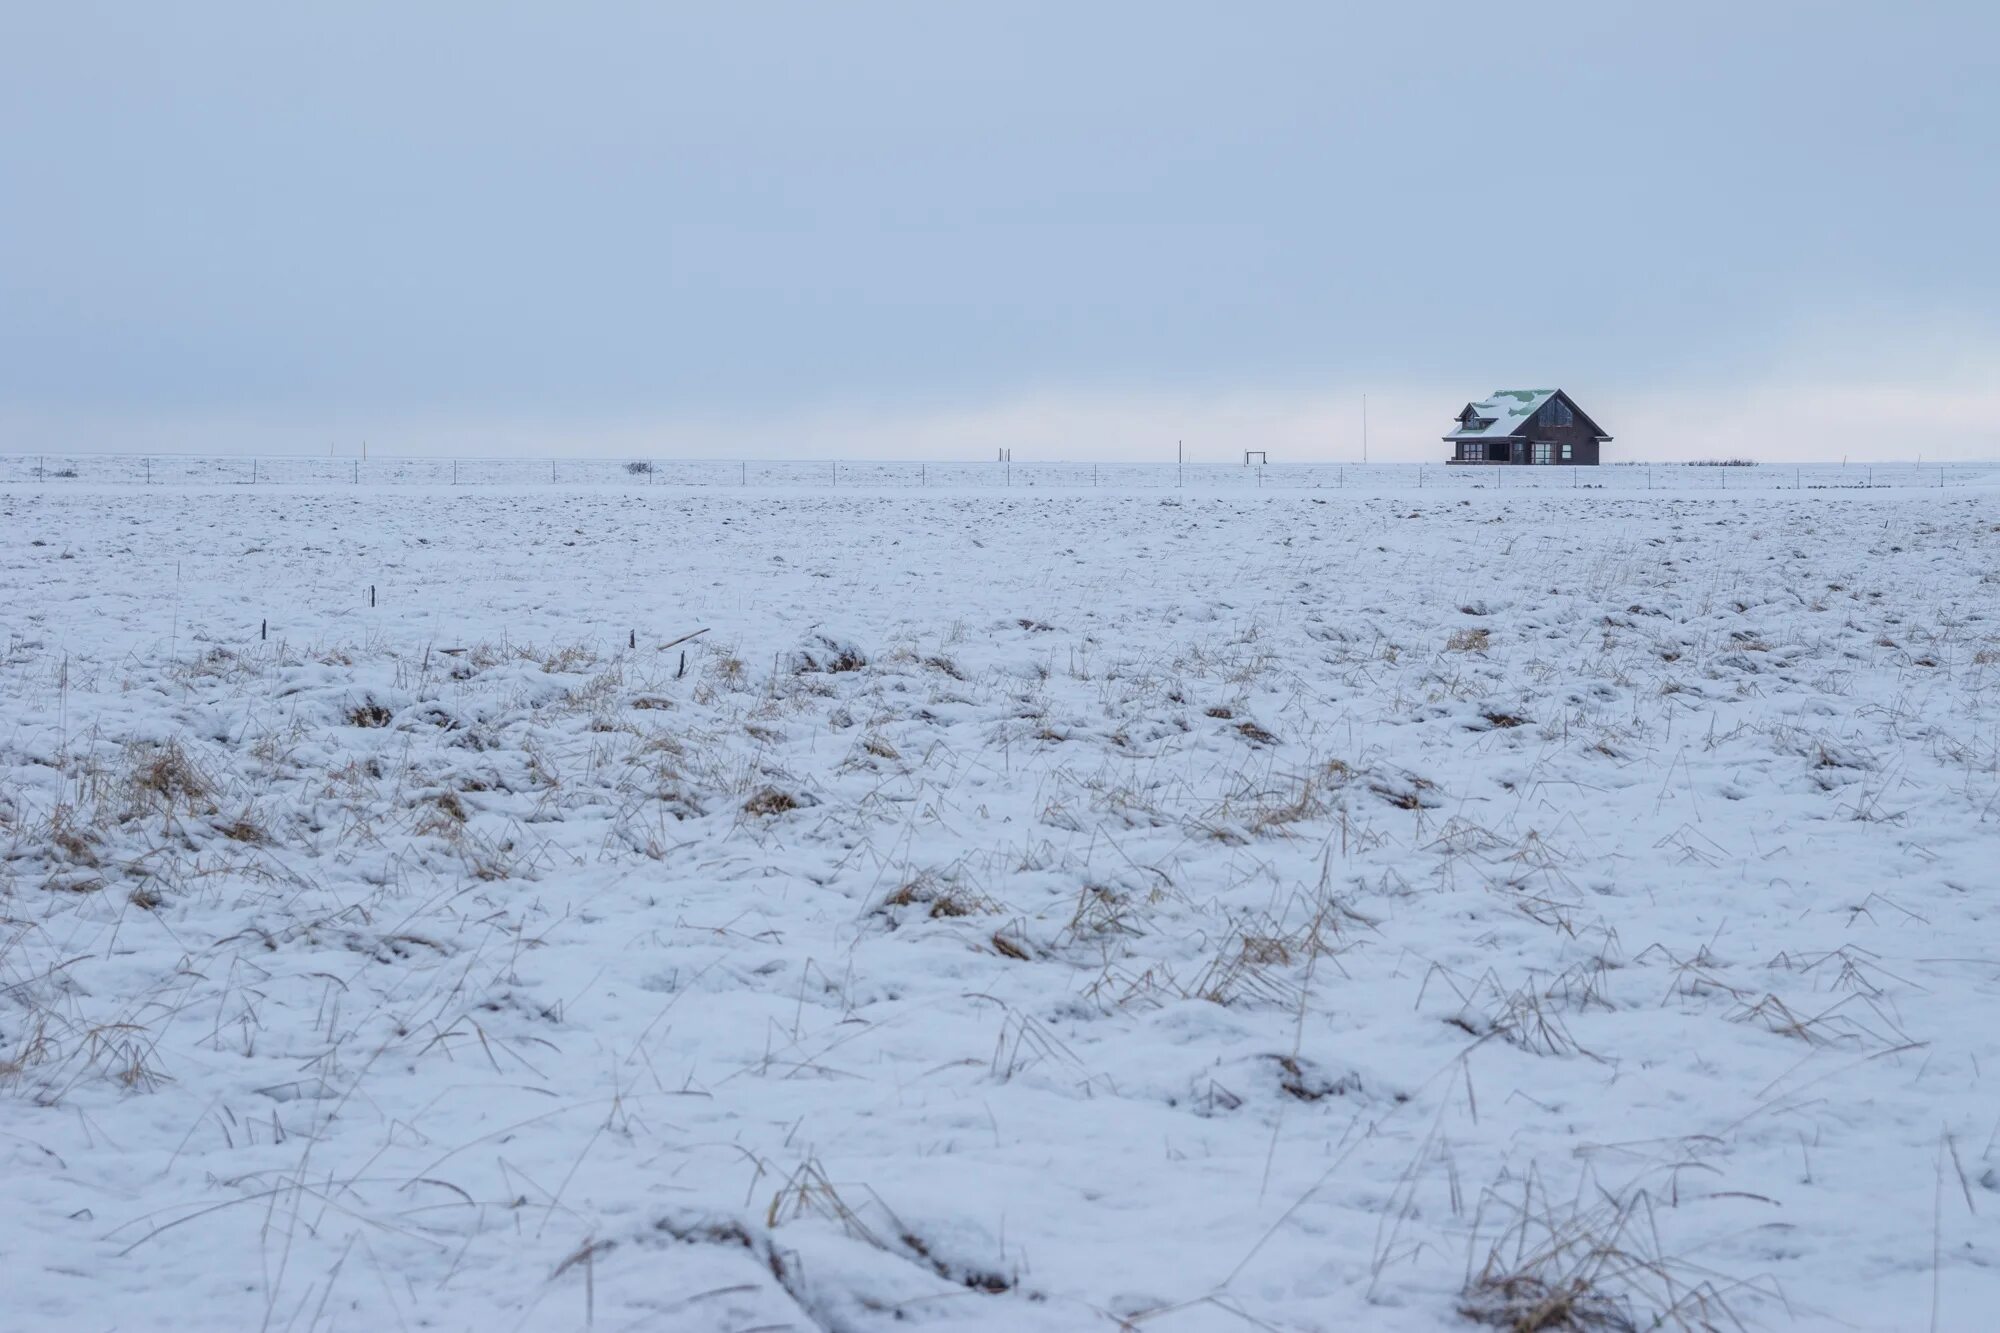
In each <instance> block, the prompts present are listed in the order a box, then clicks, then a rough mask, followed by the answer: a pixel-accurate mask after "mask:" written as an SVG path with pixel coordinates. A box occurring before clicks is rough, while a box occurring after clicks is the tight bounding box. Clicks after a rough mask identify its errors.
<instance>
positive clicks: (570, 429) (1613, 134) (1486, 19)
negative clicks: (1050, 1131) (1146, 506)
mask: <svg viewBox="0 0 2000 1333" xmlns="http://www.w3.org/2000/svg"><path fill="white" fill-rule="evenodd" d="M1996 53H2000V5H1996V4H1994V3H1993V2H1992V0H1962V2H1958V3H1953V2H1946V0H1934V2H1932V3H1921V2H1907V0H1906V2H1905V3H1888V0H1883V2H1882V3H1873V4H1857V3H1825V2H1822V3H1787V2H1784V0H1754V2H1753V0H1731V2H1730V3H1710V2H1708V0H1674V3H1670V4H1669V3H1657V2H1655V3H1646V4H1621V3H1616V2H1615V0H1590V2H1588V3H1561V4H1521V3H1509V4H1494V3H1491V0H1478V2H1477V3H1452V4H1445V3H1432V4H1425V3H1388V2H1387V0H1377V2H1376V3H1371V4H1367V5H1365V6H1345V5H1335V4H1331V3H1325V0H1320V2H1319V3H1297V4H1276V3H1269V4H1242V3H1238V4H1221V3H1208V4H1199V5H1197V4H1181V3H1171V2H1162V0H1147V2H1146V3H1132V4H1113V3H1076V2H1072V3H1064V4H1015V3H1002V2H1001V0H986V2H985V3H978V4H972V3H967V4H954V3H939V2H937V0H932V2H930V3H909V4H894V5H889V4H874V3H856V2H854V0H846V2H844V3H840V4H825V3H817V4H804V3H801V4H797V5H771V4H760V3H745V2H742V0H733V2H732V3H726V4H723V3H716V4H701V5H692V4H689V5H672V4H665V3H651V4H618V3H606V2H604V0H598V2H597V3H591V4H583V5H558V4H554V3H541V4H533V5H527V4H508V3H493V2H492V0H481V2H480V3H465V4H449V3H440V2H438V0H429V2H427V3H423V4H394V5H390V4H382V5H375V4H369V3H361V2H360V0H341V2H340V3H324V4H319V5H314V6H298V5H271V4H268V3H256V4H251V3H245V4H237V5H218V4H212V3H203V2H201V0H178V2H177V3H174V4H158V5H155V4H134V3H130V2H129V0H124V2H122V3H106V4H94V3H80V2H79V0H61V2H60V3H57V2H56V0H0V432H4V435H0V448H5V449H10V450H11V449H30V450H34V449H50V450H56V449H61V448H65V447H73V448H147V449H151V448H176V449H187V450H199V449H203V448H213V449H230V450H243V449H262V450H266V451H270V452H282V451H294V450H300V449H305V450H315V451H318V452H322V453H323V452H325V451H326V450H327V448H328V447H330V446H331V447H336V448H338V449H340V450H341V451H343V452H346V451H349V450H351V449H354V448H357V447H358V445H359V442H360V440H361V439H363V438H367V439H369V440H370V441H371V450H372V451H380V452H393V451H398V450H402V451H410V452H419V451H441V450H451V451H456V452H464V453H478V452H499V451H508V452H520V451H525V450H538V451H556V450H562V451H567V452H578V453H624V452H630V451H643V452H659V453H668V454H683V455H736V454H744V453H749V454H758V455H766V456H793V455H805V454H824V453H828V452H833V453H840V454H844V455H847V456H859V455H878V456H887V455H893V454H901V455H926V456H931V457H965V456H990V452H991V449H992V447H993V446H994V445H995V444H998V443H1007V442H1012V443H1014V445H1015V447H1016V457H1020V458H1027V457H1071V458H1089V457H1110V456H1114V455H1119V454H1133V453H1147V452H1155V453H1157V452H1160V451H1162V450H1163V451H1164V452H1165V454H1166V455H1167V456H1171V454H1172V450H1173V440H1174V438H1175V437H1177V436H1180V437H1186V438H1188V441H1189V447H1190V449H1191V450H1193V451H1195V452H1197V454H1212V455H1213V456H1215V457H1218V458H1220V457H1224V456H1227V455H1229V454H1230V453H1232V452H1234V451H1237V450H1240V449H1241V448H1244V447H1260V446H1262V445H1264V444H1268V445H1269V446H1270V447H1271V448H1272V449H1273V450H1274V454H1273V458H1274V461H1277V460H1278V458H1279V457H1281V456H1282V457H1284V458H1290V459H1303V458H1338V457H1349V456H1352V455H1353V453H1354V452H1355V450H1356V449H1357V447H1358V441H1359V412H1360V398H1361V395H1362V394H1363V393H1364V392H1365V393H1368V394H1369V395H1370V403H1371V413H1372V418H1373V419H1372V423H1371V425H1372V432H1371V434H1372V448H1373V453H1374V455H1375V456H1376V457H1407V458H1411V459H1415V458H1435V457H1441V456H1442V454H1443V452H1444V447H1443V446H1442V445H1440V444H1439V443H1438V442H1437V437H1438V436H1439V435H1441V434H1442V433H1443V432H1444V430H1445V429H1446V428H1448V426H1449V424H1450V422H1449V417H1450V416H1451V415H1452V413H1453V412H1455V411H1456V410H1457V408H1458V407H1460V406H1461V405H1462V404H1463V403H1464V402H1465V400H1467V399H1468V398H1474V397H1480V396H1483V395H1485V394H1486V393H1487V392H1488V391H1490V390H1492V389H1495V388H1500V387H1510V386H1515V385H1522V386H1537V385H1560V386H1562V387H1564V388H1567V389H1569V390H1570V391H1571V392H1572V393H1573V394H1574V396H1575V397H1576V398H1577V399H1578V401H1579V402H1581V403H1582V404H1583V405H1584V406H1585V407H1586V408H1587V409H1588V410H1590V411H1591V412H1592V413H1593V415H1594V416H1596V417H1597V418H1598V419H1599V420H1600V421H1601V422H1602V423H1603V424H1604V426H1605V427H1606V428H1607V429H1608V430H1610V431H1611V433H1612V434H1613V435H1614V436H1617V437H1618V443H1617V444H1616V445H1614V446H1613V451H1614V456H1615V454H1616V451H1618V450H1621V449H1622V450H1626V451H1627V452H1628V455H1629V456H1648V457H1686V456H1701V455H1707V454H1715V453H1725V452H1733V453H1742V452H1751V453H1756V454H1760V455H1762V456H1764V457H1769V458H1780V457H1827V456H1838V455H1840V454H1843V453H1852V454H1854V455H1855V456H1872V457H1884V458H1886V457H1909V456H1913V455H1914V454H1915V453H1917V452H1922V453H1924V454H1925V455H1926V456H1927V457H1938V456H1949V455H1952V454H1956V455H1958V456H1980V457H1992V456H1996V455H2000V244H1996V241H1995V236H1996V233H2000V54H1996Z"/></svg>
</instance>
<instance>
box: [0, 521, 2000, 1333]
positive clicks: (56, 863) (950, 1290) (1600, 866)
mask: <svg viewBox="0 0 2000 1333" xmlns="http://www.w3.org/2000/svg"><path fill="white" fill-rule="evenodd" d="M1996 501H2000V491H1996V490H1994V489H1990V488H1987V487H1982V486H1977V485H1973V486H1963V487H1956V486H1955V487H1954V488H1952V489H1950V490H1927V491H1880V490H1873V491H1828V492H1805V493H1786V492H1779V493H1765V494H1741V493H1733V494H1721V493H1704V494H1699V495H1692V494H1661V495H1655V496H1648V495H1645V494H1637V495H1632V494H1607V493H1593V492H1590V491H1579V492H1569V491H1556V492H1542V493H1534V492H1523V493H1510V492H1506V491H1492V490H1481V491H1476V492H1471V493H1452V494H1440V493H1436V492H1432V493H1428V494H1425V493H1418V492H1404V493H1401V494H1394V495H1381V494H1376V495H1369V494H1365V493H1357V492H1348V493H1345V494H1339V493H1331V492H1326V493H1321V494H1318V495H1313V494H1304V493H1299V492H1295V491H1294V492H1281V493H1275V494H1273V493H1266V494H1264V495H1258V494H1255V493H1244V492H1238V493H1235V494H1227V495H1215V494H1207V495H1187V496H1172V495H1167V496H1163V495H1161V494H1159V493H1157V492H1155V493H1150V494H1139V493H1132V492H1122V493H1114V492H1105V493H1101V494H1095V495H1093V494H1089V493H1081V494H1074V493H1073V494H1043V495H1023V494H1019V493H1016V494H1014V495H1006V494H1001V493H994V492H990V491H989V492H987V493H984V494H977V495H972V494H963V493H960V494H948V493H930V494H911V493H903V494H882V493H874V494H870V493H860V492H855V493H849V492H820V493H793V494H775V493H770V492H760V491H756V490H747V491H722V490H712V491H706V492H693V491H687V490H682V489H675V488H660V489H653V490H636V489H632V490H622V491H621V490H603V489H599V490H575V489H564V488H559V487H546V486H544V487H542V488H540V489H538V490H521V489H504V488H493V487H488V488H482V489H479V490H476V491H473V490H466V489H460V490H457V491H453V490H450V489H448V488H422V487H400V488H396V489H380V488H369V487H355V488H347V489H337V490H336V489H330V488H329V489H321V490H317V491H314V490H304V491H300V490H290V489H285V488H281V487H268V486H267V487H261V488H258V489H254V490H253V489H248V488H237V489H201V488H183V487H162V486H155V487H153V488H151V489H150V490H144V491H141V490H138V489H109V490H104V489H97V490H93V489H69V490H63V489H53V488H36V487H32V486H30V487H24V488H14V489H7V490H0V587H4V589H5V592H6V596H5V598H4V600H0V654H3V655H0V724H3V725H0V849H4V860H0V917H4V925H3V926H0V1169H4V1171H5V1180H6V1207H5V1209H4V1212H0V1259H4V1262H5V1265H6V1268H7V1271H8V1272H9V1274H10V1275H11V1280H10V1282H9V1283H8V1288H7V1292H6V1294H5V1296H4V1297H0V1326H4V1327H5V1328H9V1329H70V1328H93V1329H107V1328H115V1329H119V1330H140V1329H190V1330H191V1329H203V1330H208V1329H224V1328H229V1329H237V1328H241V1329H249V1328H269V1329H297V1330H309V1329H310V1330H317V1329H359V1330H382V1329H405V1328H408V1329H414V1328H436V1329H469V1330H490V1329H513V1328H528V1329H581V1328H585V1327H592V1328H597V1329H672V1330H709V1329H714V1330H735V1331H737V1333H744V1331H746V1330H750V1329H766V1330H772V1329H798V1330H841V1331H843V1333H850V1331H851V1333H873V1331H875V1330H888V1329H899V1330H903V1329H939V1330H975V1329H984V1330H1021V1329H1056V1330H1067V1329H1104V1330H1110V1329H1116V1328H1119V1327H1137V1328H1142V1329H1146V1330H1204V1329H1236V1328H1241V1329H1260V1328H1261V1329H1269V1328H1277V1329H1291V1330H1334V1329H1354V1328H1368V1329H1382V1330H1429V1329H1439V1328H1452V1327H1473V1326H1475V1325H1473V1324H1471V1323H1469V1322H1468V1321H1472V1320H1485V1321H1487V1322H1489V1323H1497V1324H1502V1325H1506V1324H1508V1323H1509V1321H1513V1322H1514V1323H1515V1324H1516V1325H1518V1326H1521V1327H1551V1328H1555V1327H1571V1326H1574V1327H1601V1328H1612V1327H1623V1326H1626V1325H1625V1324H1624V1323H1621V1322H1620V1321H1629V1322H1630V1324H1631V1325H1633V1326H1637V1327H1648V1328H1650V1327H1655V1326H1660V1327H1691V1328H1698V1327H1704V1326H1715V1327H1735V1326H1737V1324H1738V1323H1740V1324H1741V1325H1742V1326H1744V1327H1749V1328H1790V1327H1803V1328H1832V1327H1839V1328H1849V1329H1907V1328H1921V1327H1933V1326H1935V1327H1937V1328H1943V1329H1975V1328H1986V1327H1990V1326H1991V1323H1990V1320H1991V1312H1992V1311H1993V1310H1994V1309H1995V1308H1996V1307H2000V1266H1996V1265H2000V1252H1996V1240H2000V1233H1996V1231H1995V1227H1994V1219H1995V1218H1996V1217H2000V1143H1996V1131H2000V1096H1996V1093H2000V1082H1996V1083H1994V1084H1988V1083H1987V1082H1986V1081H1985V1071H1986V1070H1988V1069H1992V1070H1994V1071H1995V1076H1996V1079H2000V1025H1996V1024H1995V1022H1994V1021H1993V1020H1994V1014H1995V1012H1996V1010H1995V1006H1996V1004H2000V924H1996V921H1995V917H1994V915H1993V905H1992V901H1991V900H1992V899H1993V898H1994V895H1995V891H1996V888H2000V871H1997V870H1996V867H2000V856H1996V852H2000V837H1996V827H1995V823H1994V819H1995V813H1996V806H1995V802H1996V792H2000V773H1997V772H1996V766H2000V503H1996ZM1538 1311H1539V1313H1538ZM1558 1315H1559V1316H1560V1317H1561V1318H1567V1319H1569V1320H1571V1321H1572V1322H1571V1323H1568V1324H1565V1323H1562V1322H1559V1320H1558V1318H1557V1317H1556V1316H1558ZM1544 1316H1547V1319H1546V1322H1544V1323H1527V1322H1524V1321H1525V1320H1527V1319H1530V1318H1543V1317H1544ZM1656 1320H1657V1321H1659V1323H1658V1324H1657V1325H1656V1324H1655V1323H1654V1322H1653V1321H1656ZM1121 1321H1129V1323H1122V1324H1121Z"/></svg>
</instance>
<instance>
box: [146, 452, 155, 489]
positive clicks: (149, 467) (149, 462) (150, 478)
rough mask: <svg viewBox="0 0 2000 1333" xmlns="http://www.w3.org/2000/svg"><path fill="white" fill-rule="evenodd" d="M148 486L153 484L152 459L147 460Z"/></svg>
mask: <svg viewBox="0 0 2000 1333" xmlns="http://www.w3.org/2000/svg"><path fill="white" fill-rule="evenodd" d="M146 484H147V485H148V486H151V485H152V484H153V460H152V459H150V458H149V459H147V460H146Z"/></svg>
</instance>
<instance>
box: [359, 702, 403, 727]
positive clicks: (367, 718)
mask: <svg viewBox="0 0 2000 1333" xmlns="http://www.w3.org/2000/svg"><path fill="white" fill-rule="evenodd" d="M394 718H395V714H393V713H391V712H390V711H389V710H388V709H387V708H384V707H383V706H382V705H381V704H378V703H376V702H375V701H374V700H373V699H370V700H369V701H368V702H366V703H360V704H356V705H355V706H354V707H352V708H350V709H348V710H347V725H348V726H350V727H386V726H388V725H389V723H390V722H391V721H393V720H394Z"/></svg>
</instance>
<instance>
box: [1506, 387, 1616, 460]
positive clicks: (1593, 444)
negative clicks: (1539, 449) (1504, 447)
mask: <svg viewBox="0 0 2000 1333" xmlns="http://www.w3.org/2000/svg"><path fill="white" fill-rule="evenodd" d="M1550 401H1552V402H1553V401H1555V400H1553V399H1551V400H1550ZM1575 407H1576V404H1574V403H1571V404H1570V408H1571V410H1572V411H1574V410H1575ZM1521 435H1522V438H1524V439H1526V440H1527V441H1528V442H1529V446H1530V447H1529V448H1528V449H1527V450H1525V451H1524V452H1523V454H1522V457H1521V459H1520V461H1522V462H1525V463H1527V464H1528V465H1529V466H1530V467H1532V466H1534V463H1533V459H1534V457H1535V451H1534V448H1533V444H1534V442H1535V441H1536V440H1546V441H1548V442H1549V443H1550V444H1553V445H1555V446H1556V451H1555V452H1556V461H1555V463H1554V464H1553V465H1552V466H1555V467H1562V466H1564V460H1563V457H1562V446H1563V445H1565V444H1567V445H1569V446H1570V454H1571V456H1570V458H1569V460H1568V466H1570V467H1596V466H1597V465H1598V462H1599V458H1598V445H1597V441H1596V439H1594V438H1593V437H1592V435H1591V433H1590V427H1589V425H1588V424H1586V423H1585V421H1584V419H1583V416H1582V414H1581V413H1577V416H1576V420H1575V421H1573V422H1571V423H1570V424H1569V425H1567V426H1544V425H1542V424H1541V419H1540V415H1539V414H1537V417H1536V420H1535V421H1534V422H1533V424H1531V425H1529V426H1528V428H1527V429H1526V430H1524V431H1522V432H1521Z"/></svg>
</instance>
